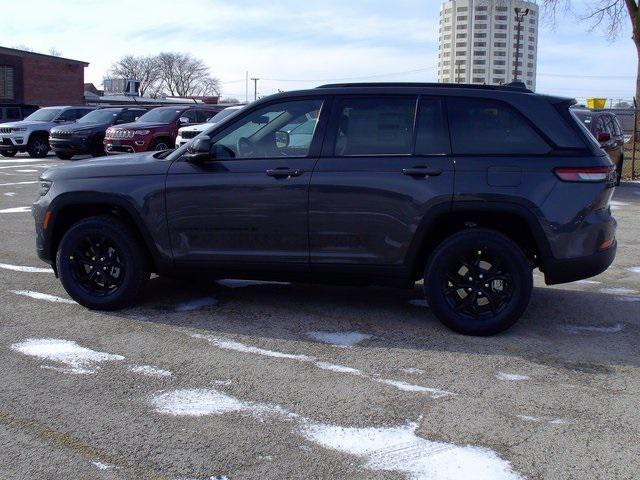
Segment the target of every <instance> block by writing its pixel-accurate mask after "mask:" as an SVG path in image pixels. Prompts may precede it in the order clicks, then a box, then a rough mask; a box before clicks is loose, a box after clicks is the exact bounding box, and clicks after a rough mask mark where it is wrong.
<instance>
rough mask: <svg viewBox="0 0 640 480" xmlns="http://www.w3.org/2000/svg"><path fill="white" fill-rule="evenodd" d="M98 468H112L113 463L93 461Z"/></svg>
mask: <svg viewBox="0 0 640 480" xmlns="http://www.w3.org/2000/svg"><path fill="white" fill-rule="evenodd" d="M91 463H92V464H93V465H94V466H95V467H96V468H97V469H98V470H110V469H112V468H114V467H113V465H109V464H107V463H102V462H91Z"/></svg>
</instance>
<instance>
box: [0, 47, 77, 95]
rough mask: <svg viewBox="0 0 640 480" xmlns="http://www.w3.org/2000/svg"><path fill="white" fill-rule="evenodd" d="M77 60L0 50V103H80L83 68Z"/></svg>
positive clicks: (2, 48) (20, 51) (5, 49)
mask: <svg viewBox="0 0 640 480" xmlns="http://www.w3.org/2000/svg"><path fill="white" fill-rule="evenodd" d="M88 65H89V64H88V63H87V62H81V61H79V60H71V59H68V58H62V57H54V56H52V55H43V54H41V53H34V52H28V51H24V50H15V49H13V48H5V47H0V103H3V104H29V105H38V106H41V107H47V106H52V105H82V104H84V69H85V67H87V66H88Z"/></svg>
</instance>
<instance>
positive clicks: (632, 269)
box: [627, 267, 640, 273]
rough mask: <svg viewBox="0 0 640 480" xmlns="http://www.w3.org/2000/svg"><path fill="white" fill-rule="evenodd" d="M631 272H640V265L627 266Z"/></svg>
mask: <svg viewBox="0 0 640 480" xmlns="http://www.w3.org/2000/svg"><path fill="white" fill-rule="evenodd" d="M627 270H629V271H630V272H631V273H640V267H631V268H627Z"/></svg>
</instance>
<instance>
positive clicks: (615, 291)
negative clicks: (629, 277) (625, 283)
mask: <svg viewBox="0 0 640 480" xmlns="http://www.w3.org/2000/svg"><path fill="white" fill-rule="evenodd" d="M600 293H607V294H611V295H633V294H634V293H638V291H637V290H632V289H631V288H623V287H610V288H601V289H600Z"/></svg>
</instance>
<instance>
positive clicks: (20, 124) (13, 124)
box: [2, 120, 57, 128]
mask: <svg viewBox="0 0 640 480" xmlns="http://www.w3.org/2000/svg"><path fill="white" fill-rule="evenodd" d="M43 125H57V124H56V123H54V122H35V121H33V120H21V121H19V122H7V123H3V124H2V126H3V127H4V128H6V127H27V128H28V127H42V126H43Z"/></svg>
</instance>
